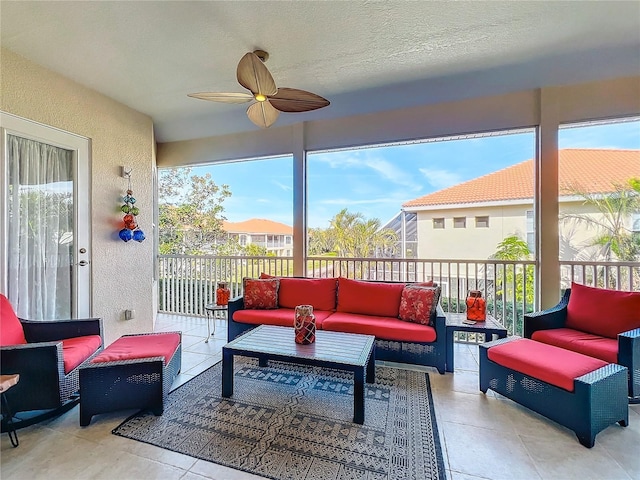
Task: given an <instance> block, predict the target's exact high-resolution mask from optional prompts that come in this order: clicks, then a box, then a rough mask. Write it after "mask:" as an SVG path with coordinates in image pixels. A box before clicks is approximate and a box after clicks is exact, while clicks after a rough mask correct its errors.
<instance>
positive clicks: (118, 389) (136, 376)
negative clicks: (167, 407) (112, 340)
mask: <svg viewBox="0 0 640 480" xmlns="http://www.w3.org/2000/svg"><path fill="white" fill-rule="evenodd" d="M163 333H177V334H178V335H180V343H179V344H178V347H177V348H176V350H175V351H174V353H173V356H172V357H171V359H170V360H169V361H168V362H167V363H166V364H165V359H164V357H148V358H137V359H131V360H119V361H114V362H101V363H91V362H90V361H87V362H85V363H84V364H82V365H81V366H80V426H82V427H86V426H87V425H89V423H91V418H92V417H93V416H94V415H97V414H100V413H107V412H114V411H117V410H126V409H131V408H139V409H149V410H151V412H152V413H153V414H154V415H162V413H163V412H164V402H165V400H166V399H167V395H169V391H170V390H171V385H172V384H173V381H174V380H175V378H176V377H177V375H178V373H180V369H181V366H182V333H181V332H163ZM144 335H157V334H153V333H148V334H133V335H124V336H125V337H141V336H144ZM108 348H109V347H107V349H108Z"/></svg>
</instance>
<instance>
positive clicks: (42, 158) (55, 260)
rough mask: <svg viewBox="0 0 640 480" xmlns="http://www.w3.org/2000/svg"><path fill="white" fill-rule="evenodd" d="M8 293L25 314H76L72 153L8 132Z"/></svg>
mask: <svg viewBox="0 0 640 480" xmlns="http://www.w3.org/2000/svg"><path fill="white" fill-rule="evenodd" d="M7 153H8V160H9V162H8V167H9V195H8V196H9V198H8V219H9V221H8V224H9V225H8V227H9V229H8V237H9V238H8V240H9V242H8V244H9V258H8V265H9V272H8V274H9V278H8V287H9V292H8V297H9V300H10V301H11V304H12V305H13V307H14V308H15V310H16V314H17V315H18V316H19V317H21V318H26V319H29V320H54V319H63V318H71V311H72V310H71V305H72V304H71V301H72V296H71V292H72V290H71V286H72V277H71V275H72V265H73V211H74V209H73V152H71V151H69V150H65V149H62V148H58V147H54V146H51V145H47V144H44V143H40V142H37V141H35V140H30V139H25V138H21V137H16V136H13V135H8V136H7Z"/></svg>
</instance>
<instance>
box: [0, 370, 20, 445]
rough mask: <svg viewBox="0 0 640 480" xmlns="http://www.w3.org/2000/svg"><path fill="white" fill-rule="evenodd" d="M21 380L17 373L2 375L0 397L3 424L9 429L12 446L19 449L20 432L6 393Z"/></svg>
mask: <svg viewBox="0 0 640 480" xmlns="http://www.w3.org/2000/svg"><path fill="white" fill-rule="evenodd" d="M19 380H20V375H19V374H17V373H15V374H12V375H0V396H2V405H1V409H2V416H3V423H4V424H5V426H6V428H7V433H8V434H9V440H11V445H13V446H14V447H17V446H18V445H19V444H20V442H19V441H18V432H16V429H15V427H14V425H13V413H12V412H11V409H10V408H9V402H8V401H7V396H6V395H5V393H6V392H7V390H9V389H10V388H11V387H13V386H14V385H15V384H17V383H18V381H19Z"/></svg>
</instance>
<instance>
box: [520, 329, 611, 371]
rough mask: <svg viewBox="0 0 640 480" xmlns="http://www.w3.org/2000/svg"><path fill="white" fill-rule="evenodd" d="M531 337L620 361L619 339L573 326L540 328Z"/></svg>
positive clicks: (602, 358) (607, 359) (605, 358)
mask: <svg viewBox="0 0 640 480" xmlns="http://www.w3.org/2000/svg"><path fill="white" fill-rule="evenodd" d="M531 338H532V339H533V340H535V341H537V342H542V343H546V344H549V345H555V346H556V347H560V348H566V349H568V350H572V351H574V352H578V353H582V354H583V355H589V356H590V357H596V358H599V359H600V360H604V361H605V362H608V363H618V340H617V339H616V340H614V339H612V338H607V337H602V336H600V335H594V334H592V333H587V332H581V331H580V330H574V329H572V328H552V329H549V330H538V331H537V332H534V333H533V335H531Z"/></svg>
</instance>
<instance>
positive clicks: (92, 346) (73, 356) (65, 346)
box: [62, 335, 102, 374]
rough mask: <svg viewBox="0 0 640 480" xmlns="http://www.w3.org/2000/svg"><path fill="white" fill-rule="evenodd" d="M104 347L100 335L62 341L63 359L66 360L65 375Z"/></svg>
mask: <svg viewBox="0 0 640 480" xmlns="http://www.w3.org/2000/svg"><path fill="white" fill-rule="evenodd" d="M101 345H102V338H100V335H87V336H86V337H75V338H67V339H65V340H62V358H63V360H64V373H65V374H66V373H69V372H71V371H72V370H73V369H75V368H76V367H77V366H78V365H80V364H81V363H82V362H84V361H85V360H86V359H87V358H89V357H90V356H91V355H93V354H94V353H96V351H97V350H98V349H99V348H100V346H101Z"/></svg>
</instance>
